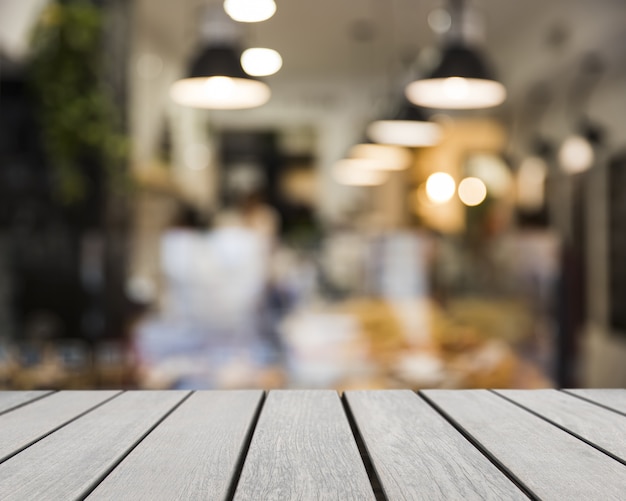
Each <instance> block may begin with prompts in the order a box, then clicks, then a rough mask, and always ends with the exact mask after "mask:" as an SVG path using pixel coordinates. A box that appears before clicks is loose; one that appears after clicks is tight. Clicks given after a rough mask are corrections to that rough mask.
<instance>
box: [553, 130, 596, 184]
mask: <svg viewBox="0 0 626 501" xmlns="http://www.w3.org/2000/svg"><path fill="white" fill-rule="evenodd" d="M580 130H581V132H580V133H578V134H572V135H571V136H569V137H568V138H566V139H565V141H563V144H562V145H561V147H560V148H559V164H560V166H561V169H562V170H563V171H565V172H567V173H568V174H578V173H579V172H584V171H586V170H589V169H590V168H591V167H592V166H593V163H594V161H595V157H596V149H597V147H598V146H599V145H600V144H601V143H602V131H601V130H600V128H599V127H598V126H595V125H592V124H589V123H585V124H583V125H582V126H581V127H580Z"/></svg>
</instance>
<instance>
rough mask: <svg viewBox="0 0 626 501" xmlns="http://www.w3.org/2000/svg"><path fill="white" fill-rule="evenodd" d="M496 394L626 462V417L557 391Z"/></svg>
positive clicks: (503, 392)
mask: <svg viewBox="0 0 626 501" xmlns="http://www.w3.org/2000/svg"><path fill="white" fill-rule="evenodd" d="M497 393H498V394H500V395H503V396H505V397H506V398H509V399H511V400H513V401H514V402H517V403H518V404H520V405H523V406H524V407H525V408H527V409H530V410H532V411H534V412H536V413H537V414H539V415H541V416H543V417H545V418H546V419H548V420H550V421H551V422H553V423H555V424H557V425H559V426H562V427H563V428H565V429H566V430H568V431H570V432H571V433H574V434H575V435H577V436H579V437H581V438H583V439H585V440H587V441H589V442H590V443H592V444H594V445H595V446H597V447H599V448H601V449H603V450H605V451H607V452H609V453H611V454H613V455H614V456H616V457H618V458H620V459H621V460H626V416H622V415H621V414H617V413H615V412H612V411H609V410H606V409H604V408H602V407H598V406H597V405H594V404H592V403H589V402H587V401H585V400H581V399H579V398H576V397H574V396H572V395H568V394H567V393H563V392H560V391H557V390H533V391H529V390H498V391H497Z"/></svg>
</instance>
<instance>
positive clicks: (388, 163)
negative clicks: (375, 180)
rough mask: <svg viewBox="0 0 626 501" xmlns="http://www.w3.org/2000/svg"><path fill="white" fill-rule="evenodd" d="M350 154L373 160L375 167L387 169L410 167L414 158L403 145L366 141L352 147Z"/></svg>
mask: <svg viewBox="0 0 626 501" xmlns="http://www.w3.org/2000/svg"><path fill="white" fill-rule="evenodd" d="M348 156H349V157H350V158H363V159H367V160H371V161H372V162H373V164H372V165H374V168H376V169H378V170H387V171H396V170H397V171H399V170H404V169H406V168H407V167H409V165H410V164H411V160H412V158H413V157H412V155H411V153H410V151H409V150H407V149H406V148H403V147H401V146H393V145H389V144H377V143H372V142H365V141H364V142H362V143H359V144H355V145H354V146H353V147H352V148H350V151H349V152H348Z"/></svg>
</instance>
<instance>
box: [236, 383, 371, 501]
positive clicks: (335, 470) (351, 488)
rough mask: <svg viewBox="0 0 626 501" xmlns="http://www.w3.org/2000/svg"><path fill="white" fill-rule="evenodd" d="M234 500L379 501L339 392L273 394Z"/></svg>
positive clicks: (257, 429)
mask: <svg viewBox="0 0 626 501" xmlns="http://www.w3.org/2000/svg"><path fill="white" fill-rule="evenodd" d="M235 499H236V500H248V499H249V500H254V501H258V500H261V499H262V500H264V501H265V500H281V501H282V500H290V499H311V500H314V499H315V500H317V499H324V500H332V499H337V500H352V499H354V500H359V501H364V500H368V499H371V500H373V499H374V493H373V491H372V487H371V484H370V482H369V478H368V477H367V473H366V471H365V466H364V465H363V462H362V461H361V456H360V453H359V450H358V448H357V445H356V442H355V440H354V436H353V435H352V431H351V430H350V425H349V424H348V420H347V417H346V415H345V413H344V411H343V406H342V404H341V401H340V399H339V396H338V395H337V393H336V392H334V391H329V390H328V391H326V390H308V391H296V390H279V391H272V392H270V393H269V395H268V397H267V399H266V401H265V404H264V405H263V410H262V411H261V416H260V418H259V422H258V424H257V427H256V429H255V431H254V435H253V437H252V442H251V444H250V450H249V451H248V455H247V457H246V460H245V463H244V467H243V471H242V473H241V478H240V481H239V484H238V486H237V491H236V492H235Z"/></svg>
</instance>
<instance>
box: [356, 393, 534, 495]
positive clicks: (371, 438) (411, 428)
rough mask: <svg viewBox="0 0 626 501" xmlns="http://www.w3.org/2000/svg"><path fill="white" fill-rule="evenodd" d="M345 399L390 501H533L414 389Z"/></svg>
mask: <svg viewBox="0 0 626 501" xmlns="http://www.w3.org/2000/svg"><path fill="white" fill-rule="evenodd" d="M345 398H346V399H347V401H348V404H349V407H350V409H351V412H352V415H353V416H354V420H355V423H356V425H357V427H358V429H359V432H360V434H361V437H362V438H363V442H364V444H365V447H366V449H367V451H368V454H369V456H370V458H371V460H372V464H373V466H374V468H375V470H376V473H377V475H378V478H379V479H380V482H381V484H382V487H383V490H384V492H385V495H386V496H387V498H388V499H493V500H502V499H509V500H514V499H528V498H527V496H526V495H525V494H524V493H522V491H520V490H519V489H518V488H517V487H516V486H515V484H513V482H511V481H510V480H509V479H508V478H507V477H506V476H505V475H504V474H503V473H502V472H501V471H500V470H498V468H496V467H495V466H494V465H493V464H492V463H491V462H490V461H489V460H488V459H487V458H486V457H485V456H484V455H483V454H482V453H481V452H480V451H479V450H478V449H476V448H475V447H474V446H473V445H471V443H470V442H468V441H467V439H466V438H465V437H463V436H462V435H461V434H460V433H459V432H458V431H457V430H456V429H455V428H454V427H453V426H452V425H451V424H450V423H448V422H447V421H446V420H445V419H444V418H443V417H442V416H441V415H439V413H437V412H436V411H435V410H434V409H433V408H432V407H430V406H429V405H428V404H427V403H426V402H424V401H423V400H422V399H421V398H419V397H418V396H417V395H416V394H415V393H413V392H412V391H409V390H396V391H391V390H382V391H350V392H346V394H345Z"/></svg>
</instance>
